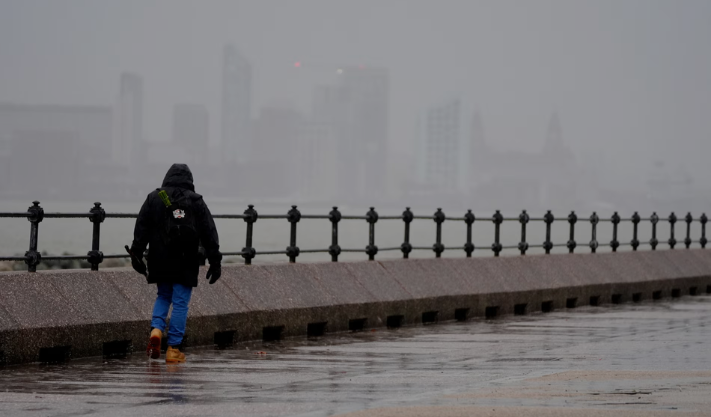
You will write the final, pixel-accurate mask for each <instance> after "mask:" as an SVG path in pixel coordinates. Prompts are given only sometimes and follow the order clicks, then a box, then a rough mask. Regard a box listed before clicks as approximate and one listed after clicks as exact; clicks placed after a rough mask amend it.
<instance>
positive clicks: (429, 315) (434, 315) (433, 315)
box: [422, 311, 439, 324]
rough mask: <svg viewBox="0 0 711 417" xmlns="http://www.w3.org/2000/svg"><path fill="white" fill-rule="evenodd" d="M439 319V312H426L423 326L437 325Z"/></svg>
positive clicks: (423, 317)
mask: <svg viewBox="0 0 711 417" xmlns="http://www.w3.org/2000/svg"><path fill="white" fill-rule="evenodd" d="M438 317H439V311H426V312H424V313H422V324H434V323H437V319H438Z"/></svg>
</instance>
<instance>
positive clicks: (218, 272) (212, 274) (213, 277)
mask: <svg viewBox="0 0 711 417" xmlns="http://www.w3.org/2000/svg"><path fill="white" fill-rule="evenodd" d="M220 276H222V266H221V265H220V264H216V265H210V269H208V270H207V275H206V276H205V279H209V280H210V284H214V283H216V282H217V280H218V279H220Z"/></svg>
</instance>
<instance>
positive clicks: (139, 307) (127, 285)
mask: <svg viewBox="0 0 711 417" xmlns="http://www.w3.org/2000/svg"><path fill="white" fill-rule="evenodd" d="M99 272H101V274H108V276H109V277H110V278H111V279H112V280H113V281H114V282H115V283H116V287H117V288H118V290H119V291H120V292H121V293H123V295H124V296H125V297H126V298H127V299H128V301H129V303H131V305H132V306H133V307H134V308H135V309H136V311H137V312H138V316H139V317H141V318H143V319H144V320H150V318H151V316H152V314H153V304H154V303H155V301H156V295H157V293H158V287H157V286H156V285H155V284H148V283H146V278H145V277H144V276H143V275H140V274H138V273H137V272H135V271H134V270H133V269H130V268H128V269H126V268H121V270H119V269H117V270H106V271H99Z"/></svg>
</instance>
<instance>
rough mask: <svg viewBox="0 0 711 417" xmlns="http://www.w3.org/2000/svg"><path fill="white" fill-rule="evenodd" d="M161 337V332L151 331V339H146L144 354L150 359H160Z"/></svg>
mask: <svg viewBox="0 0 711 417" xmlns="http://www.w3.org/2000/svg"><path fill="white" fill-rule="evenodd" d="M162 337H163V332H161V331H160V330H158V329H153V330H151V337H150V338H149V339H148V348H146V353H147V354H148V356H149V357H150V358H151V359H158V358H160V340H161V338H162Z"/></svg>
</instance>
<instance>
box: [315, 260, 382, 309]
mask: <svg viewBox="0 0 711 417" xmlns="http://www.w3.org/2000/svg"><path fill="white" fill-rule="evenodd" d="M309 268H310V269H311V270H312V271H313V275H314V277H316V279H317V280H318V282H319V283H320V284H321V286H322V287H323V288H324V289H325V290H326V291H327V292H328V293H329V294H330V295H331V296H332V297H333V299H334V300H335V302H336V303H338V304H341V305H347V304H361V303H374V302H377V301H379V300H378V298H377V297H376V296H375V295H374V294H373V293H371V292H370V291H368V290H367V289H366V288H365V287H364V286H363V285H362V284H360V283H359V282H358V281H357V280H356V278H355V276H354V275H353V273H352V272H351V270H350V269H348V268H343V267H342V266H341V265H339V264H338V263H335V262H330V263H315V264H309Z"/></svg>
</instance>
